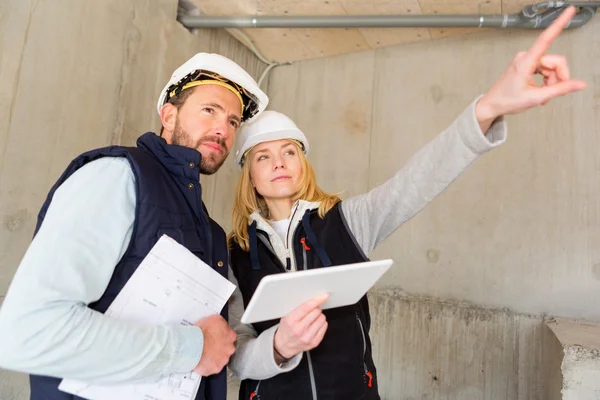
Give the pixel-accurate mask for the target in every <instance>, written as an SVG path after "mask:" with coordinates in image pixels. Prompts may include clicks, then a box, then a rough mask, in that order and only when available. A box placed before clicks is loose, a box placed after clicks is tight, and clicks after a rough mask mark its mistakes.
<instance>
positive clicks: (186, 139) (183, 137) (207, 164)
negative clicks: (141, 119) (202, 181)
mask: <svg viewBox="0 0 600 400" xmlns="http://www.w3.org/2000/svg"><path fill="white" fill-rule="evenodd" d="M209 142H210V143H216V144H218V145H219V146H221V148H222V149H223V151H222V152H221V153H220V154H215V153H213V152H211V153H210V154H208V155H207V156H204V154H203V155H202V157H201V158H200V173H201V174H204V175H212V174H214V173H215V172H217V171H218V170H219V168H221V165H223V163H224V162H225V160H226V159H227V156H228V155H229V150H228V149H227V146H226V144H225V139H223V138H220V137H218V136H205V137H203V138H200V139H198V140H196V141H194V140H192V139H191V137H190V135H189V134H188V133H187V132H186V131H184V130H183V129H182V128H181V126H180V125H179V119H177V121H175V130H174V131H173V144H176V145H178V146H185V147H189V148H192V149H196V150H198V149H199V148H200V145H201V144H202V143H209ZM198 151H200V150H198Z"/></svg>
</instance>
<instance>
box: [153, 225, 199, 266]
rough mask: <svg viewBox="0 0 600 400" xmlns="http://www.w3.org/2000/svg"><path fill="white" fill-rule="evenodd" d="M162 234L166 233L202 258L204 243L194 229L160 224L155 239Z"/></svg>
mask: <svg viewBox="0 0 600 400" xmlns="http://www.w3.org/2000/svg"><path fill="white" fill-rule="evenodd" d="M162 235H167V236H168V237H170V238H171V239H173V240H175V241H176V242H177V243H179V244H180V245H182V246H184V247H185V248H187V249H188V250H189V251H191V252H192V253H194V254H195V255H196V256H197V257H199V258H202V256H204V253H205V251H206V250H205V248H204V244H203V243H202V241H201V240H200V237H199V236H198V233H196V231H195V230H194V229H182V228H179V227H175V226H161V227H159V228H158V230H157V231H156V240H157V241H158V239H160V237H161V236H162Z"/></svg>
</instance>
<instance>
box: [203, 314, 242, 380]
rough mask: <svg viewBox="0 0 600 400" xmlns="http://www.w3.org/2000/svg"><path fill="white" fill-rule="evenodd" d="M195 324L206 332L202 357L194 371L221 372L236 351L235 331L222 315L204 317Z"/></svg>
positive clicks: (205, 372)
mask: <svg viewBox="0 0 600 400" xmlns="http://www.w3.org/2000/svg"><path fill="white" fill-rule="evenodd" d="M194 325H195V326H197V327H198V328H200V329H202V333H203V334H204V349H203V350H202V358H200V362H199V363H198V365H197V366H196V368H194V372H195V373H197V374H198V375H200V376H209V375H213V374H216V373H219V372H221V370H222V369H223V368H224V367H225V366H226V365H227V363H228V362H229V357H231V355H232V354H233V353H234V351H235V344H234V342H235V339H236V334H235V332H234V331H233V329H231V328H230V327H229V325H228V324H227V321H225V319H224V318H223V317H221V316H220V315H211V316H210V317H206V318H202V319H201V320H199V321H197V322H196V323H195V324H194Z"/></svg>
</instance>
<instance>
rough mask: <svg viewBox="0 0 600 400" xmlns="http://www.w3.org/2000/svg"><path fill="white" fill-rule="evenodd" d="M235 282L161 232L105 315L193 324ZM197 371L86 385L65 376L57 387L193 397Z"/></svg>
mask: <svg viewBox="0 0 600 400" xmlns="http://www.w3.org/2000/svg"><path fill="white" fill-rule="evenodd" d="M234 289H235V285H233V284H232V283H231V282H229V281H228V280H227V279H225V278H224V277H223V276H221V275H220V274H219V273H218V272H216V271H214V270H213V269H212V268H211V267H209V266H208V265H207V264H206V263H204V262H203V261H202V260H200V259H199V258H198V257H196V256H195V255H194V254H193V253H192V252H190V251H189V250H188V249H187V248H185V247H184V246H182V245H180V244H179V243H177V242H176V241H175V240H173V239H171V238H170V237H168V236H166V235H163V236H162V237H161V238H160V239H159V240H158V242H157V243H156V244H155V245H154V247H153V248H152V250H151V251H150V253H148V255H147V256H146V257H145V258H144V260H143V261H142V263H141V264H140V265H139V267H138V268H137V270H136V271H135V273H134V274H133V275H132V277H131V278H130V279H129V280H128V281H127V283H126V284H125V286H124V287H123V290H121V292H120V293H119V294H118V295H117V297H116V298H115V300H114V301H113V303H112V304H111V305H110V307H109V308H108V310H107V311H106V313H105V315H108V316H110V317H113V318H118V319H126V320H130V321H137V322H140V323H146V324H152V325H159V324H161V325H192V324H193V323H194V322H196V321H198V320H199V319H201V318H204V317H208V316H210V315H213V314H219V313H220V312H221V310H222V309H223V307H224V306H225V303H226V302H227V300H228V299H229V297H230V296H231V294H232V293H233V291H234ZM200 379H201V377H200V376H198V375H197V374H195V373H188V374H174V375H171V376H169V377H166V378H164V379H162V380H160V381H158V382H155V383H144V384H135V385H134V384H131V385H114V386H113V385H111V386H101V385H90V384H87V383H84V382H79V381H74V380H67V379H64V380H63V381H62V382H61V384H60V385H59V387H58V388H59V389H60V390H62V391H64V392H67V393H71V394H75V395H77V396H80V397H83V398H87V399H93V400H148V399H152V400H171V399H177V400H185V399H194V398H195V397H196V392H197V391H198V388H199V386H200Z"/></svg>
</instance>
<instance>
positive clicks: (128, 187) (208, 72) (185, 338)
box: [0, 53, 268, 400]
mask: <svg viewBox="0 0 600 400" xmlns="http://www.w3.org/2000/svg"><path fill="white" fill-rule="evenodd" d="M267 103H268V97H267V96H266V95H265V94H264V93H263V92H262V91H261V90H260V88H259V87H258V85H257V83H256V82H255V81H254V79H252V77H250V75H248V73H246V72H245V71H244V70H243V69H242V68H240V66H238V65H237V64H236V63H234V62H233V61H231V60H229V59H227V58H225V57H222V56H219V55H216V54H206V53H200V54H197V55H195V56H194V57H192V58H191V59H190V60H188V61H187V62H186V63H185V64H183V65H182V66H181V67H180V68H178V69H177V70H176V71H175V72H174V74H173V76H172V78H171V80H170V81H169V83H168V84H167V85H166V86H165V88H164V89H163V91H162V92H161V95H160V98H159V100H158V104H157V110H158V113H159V115H160V119H161V122H162V129H161V136H160V137H159V136H157V135H156V134H154V133H152V132H148V133H146V134H144V135H142V136H141V137H140V138H139V139H138V141H137V147H131V148H127V147H120V146H111V147H107V148H102V149H96V150H92V151H90V152H87V153H85V154H83V155H81V156H79V157H77V158H76V159H75V160H74V161H73V162H72V163H71V164H70V165H69V166H68V168H67V169H66V171H65V172H64V173H63V175H62V176H61V177H60V178H59V180H58V182H57V183H56V184H55V185H54V187H53V188H52V189H51V191H50V193H49V195H48V198H47V200H46V202H45V203H44V205H43V206H42V209H41V211H40V214H39V217H38V224H37V227H36V231H35V235H34V239H33V241H32V243H31V245H30V246H29V248H28V250H27V252H26V254H25V256H24V258H23V260H22V262H21V265H20V266H19V268H18V270H17V273H16V274H15V277H14V279H13V281H12V284H11V287H10V289H9V291H8V294H7V297H6V299H5V301H4V304H3V306H2V309H1V312H0V366H1V367H3V368H7V369H14V370H18V371H23V372H27V373H29V374H31V377H30V385H31V398H32V399H33V400H38V399H40V400H41V399H45V400H46V399H51V400H59V399H60V400H63V399H73V398H74V396H71V395H69V394H67V393H64V392H61V391H59V390H58V388H57V387H58V385H59V383H60V381H61V378H70V379H77V380H81V381H85V382H89V383H98V384H115V383H127V382H138V381H145V380H157V379H159V378H162V377H165V376H168V375H170V374H173V373H187V372H190V371H192V370H193V371H194V372H196V373H198V374H199V375H201V376H204V377H208V378H206V379H202V384H201V387H200V390H199V393H198V396H197V399H207V400H208V399H225V397H226V375H225V370H224V367H225V365H226V364H227V362H228V360H229V357H230V356H231V354H232V353H233V351H234V341H235V338H236V335H235V333H234V332H233V330H232V329H231V328H230V327H229V326H228V324H227V321H226V319H227V311H226V308H227V307H225V310H223V312H222V314H221V315H220V316H219V315H214V316H211V317H208V318H204V319H202V320H200V321H197V322H196V323H195V324H194V325H193V326H148V325H142V324H138V323H133V322H130V321H121V320H116V319H113V318H109V317H106V316H105V315H103V313H104V312H105V311H106V310H107V308H108V307H109V306H110V304H111V302H112V301H113V300H114V298H115V297H116V296H117V294H118V293H119V292H120V290H121V289H122V288H123V286H124V285H125V283H126V282H127V280H128V279H129V278H130V277H131V275H132V274H133V273H134V272H135V270H136V268H137V266H138V265H139V264H140V262H141V261H142V259H143V258H144V257H145V256H146V254H147V253H148V252H149V251H150V249H151V248H152V246H153V245H154V244H155V243H156V242H157V240H158V239H159V238H160V236H161V235H162V234H167V235H168V236H170V237H171V238H173V239H175V240H176V241H178V242H179V243H181V244H183V245H184V246H186V247H187V248H188V249H189V250H191V251H192V252H193V253H194V254H195V255H197V256H198V257H199V258H200V259H202V260H203V261H204V262H206V263H207V264H208V265H210V266H211V267H213V268H214V269H215V270H216V271H218V272H219V273H220V274H221V275H223V276H225V277H227V265H228V260H227V248H226V241H225V234H224V232H223V230H222V228H221V227H220V226H219V225H217V224H216V223H215V222H214V221H213V220H212V219H210V217H209V216H208V214H207V212H206V208H205V207H204V204H203V202H202V191H201V186H200V184H199V182H200V174H201V173H202V174H213V173H215V172H216V171H217V170H218V169H219V167H220V166H221V165H222V164H223V162H224V161H225V159H226V158H227V155H228V154H229V150H230V149H231V146H232V145H233V142H234V138H235V134H236V131H237V130H238V128H239V126H240V124H241V123H243V122H246V121H250V120H252V119H254V118H255V117H257V116H258V115H259V114H260V113H261V112H262V111H263V110H264V109H265V108H266V106H267Z"/></svg>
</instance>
